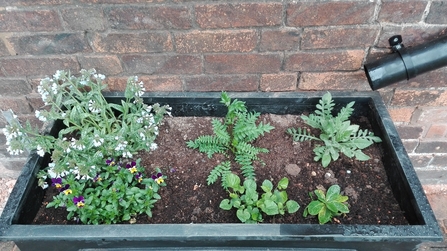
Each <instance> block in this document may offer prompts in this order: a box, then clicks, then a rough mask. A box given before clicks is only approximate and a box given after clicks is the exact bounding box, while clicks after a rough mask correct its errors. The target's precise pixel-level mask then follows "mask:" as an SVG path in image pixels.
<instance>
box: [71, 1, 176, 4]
mask: <svg viewBox="0 0 447 251" xmlns="http://www.w3.org/2000/svg"><path fill="white" fill-rule="evenodd" d="M78 1H79V2H82V3H87V4H101V3H105V4H114V3H116V4H129V3H130V1H129V0H78ZM166 1H167V0H132V1H131V2H132V3H163V2H166Z"/></svg>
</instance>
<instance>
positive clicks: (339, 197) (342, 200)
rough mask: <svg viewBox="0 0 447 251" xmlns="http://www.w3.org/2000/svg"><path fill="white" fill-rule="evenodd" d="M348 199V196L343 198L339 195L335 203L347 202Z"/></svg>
mask: <svg viewBox="0 0 447 251" xmlns="http://www.w3.org/2000/svg"><path fill="white" fill-rule="evenodd" d="M348 199H349V197H348V196H343V195H340V196H338V197H337V201H338V202H345V201H347V200H348Z"/></svg>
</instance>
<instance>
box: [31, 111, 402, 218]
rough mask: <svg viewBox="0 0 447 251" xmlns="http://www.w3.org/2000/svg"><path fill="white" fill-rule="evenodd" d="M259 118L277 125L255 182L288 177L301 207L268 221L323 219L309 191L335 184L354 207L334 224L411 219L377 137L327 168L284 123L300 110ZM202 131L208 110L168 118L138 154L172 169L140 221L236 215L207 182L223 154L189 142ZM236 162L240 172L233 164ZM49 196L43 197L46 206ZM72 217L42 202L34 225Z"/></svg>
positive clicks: (207, 129)
mask: <svg viewBox="0 0 447 251" xmlns="http://www.w3.org/2000/svg"><path fill="white" fill-rule="evenodd" d="M260 121H264V122H269V123H270V124H271V125H273V126H274V127H275V129H274V130H272V131H271V132H270V133H267V134H265V135H264V137H261V138H259V139H258V140H257V141H256V142H255V143H254V144H255V145H256V146H259V147H264V148H267V149H269V151H270V152H269V153H266V154H262V155H260V158H261V159H262V160H263V161H264V162H265V166H264V165H262V164H261V163H255V168H256V177H257V181H258V184H260V183H262V181H263V180H265V179H269V180H271V181H272V182H273V183H274V185H276V184H277V182H278V181H279V180H280V179H281V178H282V177H287V178H289V187H288V188H287V193H288V195H289V199H293V200H295V201H297V202H298V203H299V204H300V206H301V208H300V210H299V211H298V212H297V213H295V214H286V215H285V216H276V217H268V216H265V217H264V223H314V224H318V220H317V219H316V218H315V217H307V218H303V217H302V214H303V211H304V208H305V207H306V206H307V204H308V203H309V202H310V197H309V192H311V191H313V190H315V189H317V188H325V189H327V188H328V187H329V186H331V185H332V184H338V185H339V186H340V187H341V189H342V191H343V193H344V194H345V195H348V196H349V200H348V203H349V209H350V213H349V214H347V215H344V216H340V217H337V218H336V219H335V220H334V221H333V224H374V225H375V224H386V225H406V224H408V222H407V220H406V219H405V217H404V216H403V212H402V211H401V209H400V208H399V205H398V203H397V201H396V200H395V198H394V197H393V194H392V192H391V189H390V186H389V183H388V181H387V176H386V173H385V170H384V167H383V164H382V162H381V147H380V144H374V145H373V146H371V147H369V148H367V149H366V150H364V152H365V153H366V154H367V155H369V156H370V157H371V159H370V160H368V161H364V162H361V161H357V160H353V159H349V158H347V157H346V156H344V155H340V156H341V158H340V159H339V160H338V161H336V162H332V163H331V164H330V165H329V166H328V167H327V168H323V167H322V166H321V164H320V163H319V162H314V161H313V157H314V155H313V151H312V149H313V147H314V144H315V143H316V142H303V143H297V142H293V141H292V139H291V137H290V135H288V134H286V130H287V128H290V127H305V126H306V125H305V124H304V123H303V121H302V120H301V119H300V117H299V116H295V115H281V116H280V115H271V114H266V115H262V116H261V118H260ZM355 123H356V124H359V125H360V126H361V128H369V122H368V121H367V120H366V119H364V118H360V119H359V120H358V121H356V122H355ZM315 133H317V132H315ZM205 134H212V129H211V118H209V117H175V118H166V119H165V120H164V123H163V125H162V126H161V127H160V135H159V137H158V139H157V143H158V145H159V148H158V149H157V150H156V151H154V152H151V153H149V154H147V153H145V154H143V153H141V154H140V155H139V156H138V157H140V158H142V165H144V166H146V169H147V173H148V174H149V173H153V170H154V169H155V168H156V167H159V168H161V169H162V171H163V173H164V174H166V175H167V176H168V178H167V179H166V183H167V186H166V187H164V188H163V189H162V191H161V192H160V194H161V196H162V200H160V201H159V202H157V204H156V206H155V208H154V209H153V215H154V216H153V218H148V217H147V216H139V217H138V218H137V223H238V222H239V221H238V219H237V217H236V212H235V211H234V210H231V211H224V210H222V209H220V208H219V203H220V201H221V200H222V199H224V198H227V197H228V194H227V192H225V191H224V190H223V189H222V187H221V184H220V182H218V183H216V184H213V185H210V186H207V184H206V178H207V176H208V174H209V172H210V171H211V170H212V168H213V167H214V166H216V165H217V164H218V163H219V162H220V161H223V160H224V159H225V157H224V156H222V155H220V156H219V155H215V156H214V157H213V158H211V159H209V158H207V156H206V154H203V153H199V152H198V151H197V150H193V149H189V148H187V147H186V142H187V141H189V140H193V139H195V138H197V137H198V136H200V135H205ZM232 168H233V170H234V171H239V169H238V166H237V165H236V164H234V165H233V166H232ZM52 192H54V191H51V190H49V191H48V192H47V195H46V200H47V201H48V198H51V197H52V196H53V195H52ZM46 203H47V202H46V201H44V202H43V205H45V204H46ZM73 223H74V222H67V220H66V213H65V211H64V209H44V206H42V209H41V210H40V211H39V214H38V215H37V217H36V218H35V220H34V224H73Z"/></svg>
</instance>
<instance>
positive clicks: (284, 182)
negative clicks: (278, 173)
mask: <svg viewBox="0 0 447 251" xmlns="http://www.w3.org/2000/svg"><path fill="white" fill-rule="evenodd" d="M287 186H289V179H288V178H286V177H284V178H282V179H281V180H280V181H279V182H278V189H286V188H287Z"/></svg>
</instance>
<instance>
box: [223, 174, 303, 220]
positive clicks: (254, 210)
mask: <svg viewBox="0 0 447 251" xmlns="http://www.w3.org/2000/svg"><path fill="white" fill-rule="evenodd" d="M226 176H227V177H226V181H227V185H228V191H229V194H230V199H224V200H222V201H221V203H220V208H222V209H224V210H231V209H232V208H233V207H234V208H236V209H237V211H236V215H237V218H238V219H239V220H240V221H241V222H244V223H258V222H262V221H263V217H262V215H263V213H264V214H267V215H278V214H280V215H284V214H285V212H288V213H295V212H296V211H298V209H299V208H300V206H299V205H298V203H297V202H296V201H294V200H289V199H288V196H287V192H286V191H285V189H286V188H287V186H288V184H289V180H288V179H287V178H282V179H281V180H280V181H279V183H278V186H277V187H276V188H275V189H274V187H273V184H272V182H271V181H270V180H264V182H263V183H262V186H261V189H262V191H263V193H262V195H261V197H259V193H258V192H257V186H256V182H255V181H254V180H252V179H246V180H245V181H244V183H243V185H241V184H240V182H241V180H240V178H239V177H238V176H237V175H236V174H233V173H227V174H226Z"/></svg>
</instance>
